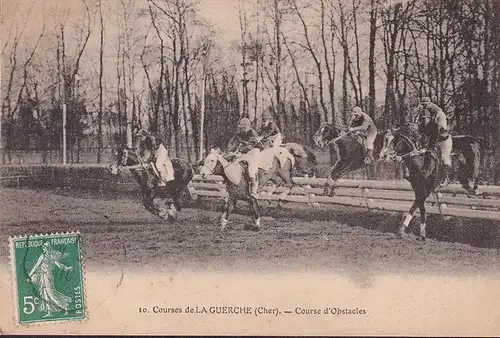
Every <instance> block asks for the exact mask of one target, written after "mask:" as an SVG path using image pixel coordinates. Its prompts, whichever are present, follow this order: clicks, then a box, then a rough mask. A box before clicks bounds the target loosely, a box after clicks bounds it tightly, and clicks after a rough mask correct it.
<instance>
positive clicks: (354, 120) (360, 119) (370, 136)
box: [349, 106, 377, 164]
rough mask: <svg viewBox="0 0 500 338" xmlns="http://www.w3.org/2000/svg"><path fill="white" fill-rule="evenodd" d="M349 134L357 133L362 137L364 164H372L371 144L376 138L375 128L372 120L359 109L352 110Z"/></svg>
mask: <svg viewBox="0 0 500 338" xmlns="http://www.w3.org/2000/svg"><path fill="white" fill-rule="evenodd" d="M349 132H357V133H360V134H361V135H363V136H364V141H363V146H364V147H365V151H366V152H367V155H368V156H367V157H366V158H365V163H367V164H369V163H372V162H373V161H374V160H375V159H374V157H373V143H374V142H375V138H376V137H377V127H376V126H375V123H374V122H373V120H372V118H371V117H370V116H369V115H368V114H366V113H365V112H363V110H362V109H361V107H358V106H356V107H354V108H353V109H352V116H351V122H350V124H349Z"/></svg>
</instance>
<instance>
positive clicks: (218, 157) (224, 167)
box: [201, 154, 233, 174]
mask: <svg viewBox="0 0 500 338" xmlns="http://www.w3.org/2000/svg"><path fill="white" fill-rule="evenodd" d="M215 156H216V157H217V162H219V163H220V164H221V165H222V169H226V168H227V167H229V166H230V165H232V164H233V162H231V161H227V160H226V161H227V162H228V164H227V165H226V166H224V164H222V162H221V160H220V157H222V155H221V154H215ZM217 162H216V163H215V166H214V169H215V167H216V166H217ZM201 168H206V169H207V170H208V171H209V172H210V174H213V173H214V169H210V168H209V167H208V166H207V165H206V164H205V161H203V165H202V166H201Z"/></svg>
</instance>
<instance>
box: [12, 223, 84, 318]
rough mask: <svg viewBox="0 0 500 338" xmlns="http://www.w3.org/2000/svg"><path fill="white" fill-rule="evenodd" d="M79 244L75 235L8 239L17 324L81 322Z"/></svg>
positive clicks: (74, 233) (81, 282)
mask: <svg viewBox="0 0 500 338" xmlns="http://www.w3.org/2000/svg"><path fill="white" fill-rule="evenodd" d="M81 244H82V243H81V236H80V233H78V232H72V233H62V234H58V233H56V234H50V235H34V236H25V237H16V238H10V252H11V264H12V273H13V278H12V279H13V284H14V296H15V297H14V303H15V312H16V316H17V322H18V323H19V324H30V323H40V322H58V321H76V320H83V319H85V317H86V308H85V290H84V285H83V281H84V278H83V264H82V258H81V257H82V255H81V251H80V250H81Z"/></svg>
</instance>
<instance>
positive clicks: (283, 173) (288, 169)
mask: <svg viewBox="0 0 500 338" xmlns="http://www.w3.org/2000/svg"><path fill="white" fill-rule="evenodd" d="M278 175H279V177H281V179H282V180H283V182H284V183H285V187H286V189H285V191H283V192H282V193H281V194H280V198H283V197H285V196H287V195H288V194H289V193H290V191H291V190H292V188H293V185H294V183H293V179H292V164H291V163H290V161H287V163H286V165H285V167H284V168H282V169H281V170H278Z"/></svg>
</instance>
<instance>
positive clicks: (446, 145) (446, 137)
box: [420, 97, 453, 187]
mask: <svg viewBox="0 0 500 338" xmlns="http://www.w3.org/2000/svg"><path fill="white" fill-rule="evenodd" d="M420 107H421V109H422V111H423V114H421V115H420V120H421V123H422V127H423V128H422V131H423V135H422V136H423V137H425V136H427V137H429V142H428V143H427V147H429V148H431V149H434V148H436V149H437V150H438V153H439V155H440V157H441V160H442V161H443V164H444V166H443V171H444V175H443V176H444V179H443V182H441V183H440V186H441V187H443V186H446V185H447V184H448V183H449V174H450V172H451V170H452V169H451V151H452V147H453V142H452V139H451V136H450V134H449V130H448V121H447V120H446V114H445V113H444V112H443V110H442V109H441V108H440V107H439V106H438V105H436V104H434V103H432V102H431V99H430V98H429V97H423V98H422V100H421V101H420ZM432 126H436V127H437V129H438V130H436V128H435V127H434V128H432Z"/></svg>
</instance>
